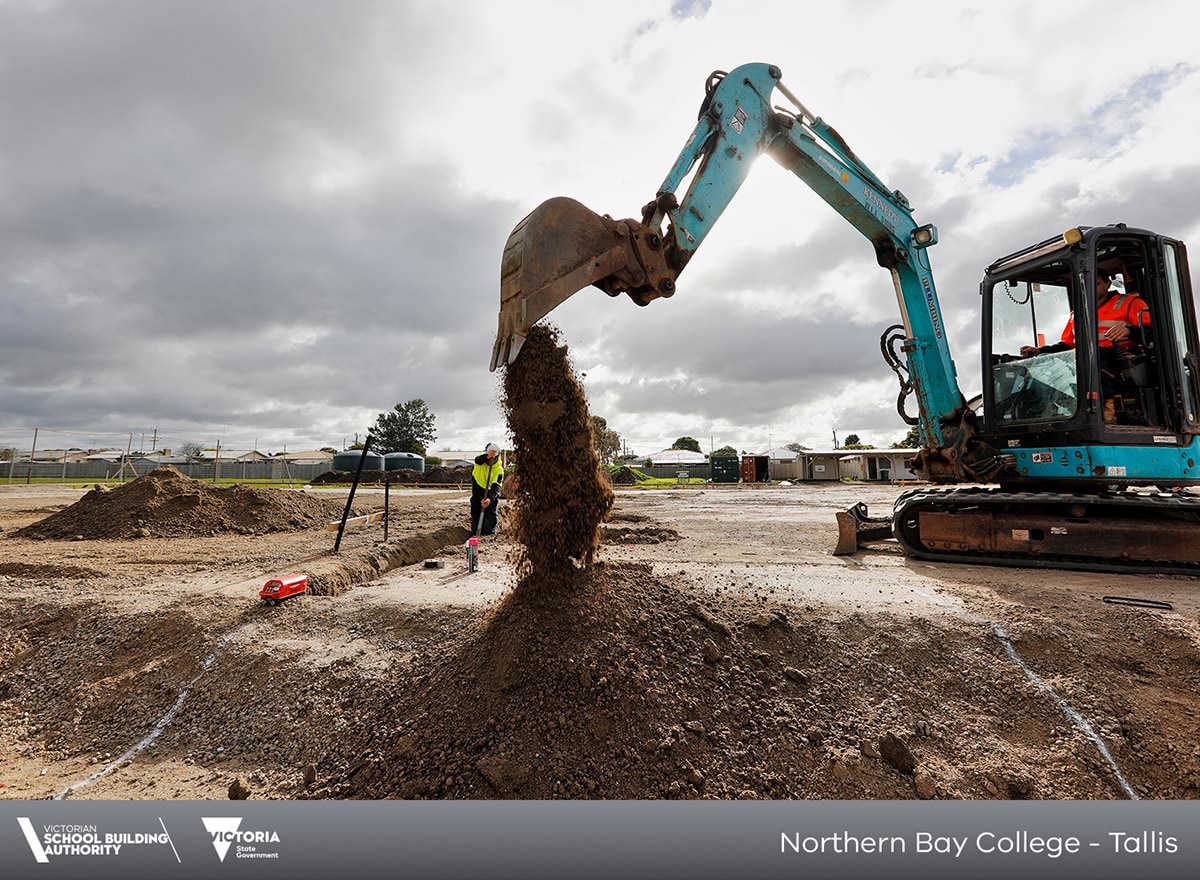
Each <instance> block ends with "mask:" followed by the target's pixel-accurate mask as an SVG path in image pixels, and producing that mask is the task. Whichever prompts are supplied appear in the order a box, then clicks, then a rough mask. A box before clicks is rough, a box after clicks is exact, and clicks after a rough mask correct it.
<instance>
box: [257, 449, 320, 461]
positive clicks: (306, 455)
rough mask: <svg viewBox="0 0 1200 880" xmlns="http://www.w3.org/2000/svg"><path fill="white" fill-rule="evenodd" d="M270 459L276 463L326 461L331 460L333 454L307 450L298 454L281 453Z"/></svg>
mask: <svg viewBox="0 0 1200 880" xmlns="http://www.w3.org/2000/svg"><path fill="white" fill-rule="evenodd" d="M271 457H272V458H273V459H275V460H277V461H309V460H312V461H328V460H330V459H332V458H333V453H332V452H326V451H324V450H323V449H308V450H302V451H300V452H281V453H279V454H278V455H273V456H271Z"/></svg>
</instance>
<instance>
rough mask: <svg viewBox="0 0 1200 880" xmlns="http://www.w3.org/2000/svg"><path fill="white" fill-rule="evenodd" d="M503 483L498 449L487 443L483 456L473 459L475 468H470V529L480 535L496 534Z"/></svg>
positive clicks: (502, 469) (502, 468)
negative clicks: (501, 485)
mask: <svg viewBox="0 0 1200 880" xmlns="http://www.w3.org/2000/svg"><path fill="white" fill-rule="evenodd" d="M503 481H504V464H503V462H501V461H500V447H499V446H497V445H496V444H495V443H489V444H488V445H487V447H486V448H485V449H484V451H483V454H482V455H477V456H476V457H475V466H474V467H473V468H471V528H472V529H473V530H474V531H476V532H478V533H479V534H481V535H494V534H496V519H497V512H498V510H499V508H500V484H501V483H502V482H503Z"/></svg>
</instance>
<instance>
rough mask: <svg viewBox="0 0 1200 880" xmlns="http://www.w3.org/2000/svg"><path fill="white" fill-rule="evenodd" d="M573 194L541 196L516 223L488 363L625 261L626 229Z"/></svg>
mask: <svg viewBox="0 0 1200 880" xmlns="http://www.w3.org/2000/svg"><path fill="white" fill-rule="evenodd" d="M620 225H621V224H618V223H615V222H614V221H613V220H611V219H610V218H607V217H601V216H600V215H599V214H597V213H596V212H595V211H592V210H590V209H588V208H586V207H584V206H583V205H581V204H580V203H579V202H577V201H575V200H574V199H568V198H563V197H559V198H554V199H550V200H549V201H545V202H542V204H540V205H538V206H537V207H536V208H534V209H533V211H532V212H531V213H530V214H529V216H527V217H526V218H525V219H524V220H522V221H521V222H520V223H518V224H517V226H516V228H515V229H513V231H512V234H511V235H509V237H508V241H507V243H505V245H504V257H503V259H502V260H501V263H500V327H499V329H498V331H497V332H496V344H495V345H494V346H493V347H492V365H491V369H492V370H493V371H495V369H496V367H498V366H500V365H501V364H511V363H512V362H513V361H514V360H516V357H517V354H518V353H519V352H520V351H521V346H522V345H523V344H524V343H525V337H526V336H527V335H528V333H529V328H531V327H532V326H533V325H534V324H535V323H537V321H538V320H540V319H541V318H543V317H545V316H546V315H547V314H549V313H550V311H551V310H553V309H554V307H555V306H557V305H558V304H559V303H561V302H563V301H565V300H566V299H568V298H569V297H570V296H571V295H572V294H574V293H576V292H578V291H580V290H582V289H583V288H585V287H587V286H588V285H589V284H593V283H595V282H597V281H599V280H600V279H602V278H605V277H607V276H609V275H612V274H613V273H614V272H618V271H620V270H621V269H623V268H625V266H626V265H627V264H628V262H629V259H630V257H629V251H628V248H627V247H626V235H625V232H627V230H619V229H618V227H619V226H620Z"/></svg>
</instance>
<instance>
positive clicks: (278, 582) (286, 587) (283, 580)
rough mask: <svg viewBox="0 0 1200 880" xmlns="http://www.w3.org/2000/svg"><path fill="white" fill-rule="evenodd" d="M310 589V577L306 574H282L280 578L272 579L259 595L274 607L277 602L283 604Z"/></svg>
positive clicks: (264, 585)
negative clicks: (284, 601)
mask: <svg viewBox="0 0 1200 880" xmlns="http://www.w3.org/2000/svg"><path fill="white" fill-rule="evenodd" d="M307 589H308V575H306V574H281V575H280V576H279V577H275V578H271V579H270V580H269V581H267V582H266V583H265V584H263V588H262V589H261V590H260V591H259V593H258V595H260V596H262V600H263V601H264V602H266V603H267V604H268V605H274V604H275V603H276V602H282V601H283V600H284V599H286V598H288V597H289V596H295V595H297V594H299V593H303V592H304V591H305V590H307Z"/></svg>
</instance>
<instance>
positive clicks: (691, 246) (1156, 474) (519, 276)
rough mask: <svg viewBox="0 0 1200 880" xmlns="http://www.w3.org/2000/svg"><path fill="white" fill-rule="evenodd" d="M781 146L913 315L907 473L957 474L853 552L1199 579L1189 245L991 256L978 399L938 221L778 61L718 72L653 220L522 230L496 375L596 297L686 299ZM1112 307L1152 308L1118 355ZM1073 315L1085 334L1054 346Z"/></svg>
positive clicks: (1063, 243)
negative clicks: (1105, 306) (533, 332)
mask: <svg viewBox="0 0 1200 880" xmlns="http://www.w3.org/2000/svg"><path fill="white" fill-rule="evenodd" d="M777 94H778V95H779V96H782V99H783V100H784V101H785V102H786V104H785V105H782V106H781V105H776V104H774V103H773V101H774V100H775V99H776V95H777ZM764 153H766V154H767V155H769V156H771V157H772V158H773V159H774V160H775V161H776V162H778V163H779V164H780V165H782V166H783V167H784V168H786V169H787V170H789V171H791V172H792V173H793V174H795V175H796V177H798V178H799V179H800V180H801V181H803V182H804V183H806V184H807V185H808V186H809V187H810V188H811V189H812V190H813V191H815V192H816V193H817V195H819V196H820V197H821V198H822V199H824V200H825V201H826V202H827V203H828V204H829V205H830V206H831V207H832V208H833V209H834V210H835V211H837V213H838V214H840V215H841V216H842V217H843V218H845V219H846V220H847V221H849V222H850V224H851V225H852V226H853V227H854V228H855V229H857V230H858V231H859V232H861V233H862V235H863V236H864V237H865V238H866V239H867V240H868V241H869V242H870V243H871V245H872V247H873V248H874V251H875V259H876V260H877V261H878V263H879V265H880V266H882V267H883V268H884V269H886V270H887V271H888V273H889V274H890V275H891V278H892V283H893V286H894V288H895V292H896V300H897V303H898V305H899V313H900V323H899V324H895V325H893V326H891V327H889V328H887V330H885V331H884V333H883V336H882V337H881V340H880V343H881V348H882V350H883V353H884V358H885V360H886V361H887V363H888V365H889V367H890V368H891V369H892V370H893V371H894V372H895V373H896V375H897V377H898V379H899V382H900V395H899V401H898V410H899V412H900V416H901V418H902V419H903V420H904V421H905V422H906V423H908V424H910V425H919V432H920V436H921V440H922V446H921V448H920V450H919V451H918V453H917V454H916V456H915V458H914V459H913V460H912V461H910V462H909V464H910V467H912V468H913V469H914V471H915V472H916V473H917V474H919V475H920V476H921V478H922V479H923V480H925V481H928V482H929V483H932V484H959V485H957V486H942V485H931V486H927V487H924V488H917V489H913V490H909V491H906V492H904V493H903V494H901V495H900V496H899V498H898V499H897V500H896V503H895V506H894V509H893V511H892V515H891V516H890V517H887V518H878V519H872V518H871V517H869V516H868V515H867V510H866V507H865V505H861V504H859V505H855V506H854V507H853V508H851V509H850V510H849V511H847V512H845V513H844V514H839V516H838V518H839V523H840V534H839V542H838V544H839V546H838V551H835V552H839V551H840V552H853V551H854V550H855V549H856V547H857V544H858V543H859V542H860V541H861V542H866V541H867V540H874V539H880V538H889V539H891V538H894V539H895V540H897V541H898V542H899V543H900V544H901V545H902V547H903V548H904V550H905V552H906V553H908V554H910V555H912V556H916V557H920V558H923V559H931V560H945V561H959V562H971V563H989V564H999V565H1020V566H1046V567H1060V568H1074V569H1094V570H1107V571H1125V572H1175V573H1185V574H1193V575H1195V574H1200V496H1197V495H1196V494H1194V493H1192V492H1190V491H1188V488H1187V487H1190V486H1194V485H1197V484H1200V422H1198V401H1200V362H1198V360H1197V352H1198V351H1200V346H1198V344H1197V335H1196V315H1195V307H1194V304H1193V297H1192V290H1191V281H1190V275H1189V273H1188V263H1187V251H1186V248H1185V247H1184V243H1183V242H1182V241H1179V240H1177V239H1173V238H1171V237H1169V236H1164V235H1160V234H1158V233H1156V232H1152V231H1150V230H1148V229H1141V228H1134V227H1132V226H1127V225H1126V224H1124V223H1116V224H1113V225H1108V226H1090V227H1089V226H1076V227H1072V228H1070V229H1068V230H1067V231H1066V232H1063V233H1062V234H1061V235H1056V236H1053V237H1051V238H1047V239H1045V240H1044V241H1040V242H1038V243H1037V244H1033V245H1030V246H1029V247H1026V248H1023V249H1021V250H1019V251H1016V252H1015V253H1011V254H1008V255H1007V256H1003V257H1001V258H1000V259H998V260H996V261H995V262H993V263H992V264H991V265H989V266H988V267H987V268H986V269H985V270H984V273H983V280H982V282H981V284H980V296H981V300H982V301H981V309H980V312H981V315H982V360H983V364H982V394H981V395H980V396H978V397H976V398H974V399H972V400H967V399H966V398H964V396H963V394H962V391H961V390H960V388H959V383H958V378H957V372H956V370H955V366H954V362H953V360H952V359H951V356H950V348H949V345H948V343H947V337H946V326H945V322H944V320H943V316H942V312H941V309H940V307H939V305H938V298H937V289H936V286H935V285H934V280H933V271H932V269H931V267H930V263H929V248H931V247H932V246H933V245H935V244H937V241H938V232H937V228H936V227H935V226H933V225H932V224H918V223H917V222H916V221H915V220H914V219H913V211H912V207H911V205H910V204H909V202H908V199H906V198H905V197H904V195H903V194H902V193H901V192H900V191H899V190H892V189H889V188H888V187H887V186H886V185H885V184H884V183H883V182H882V181H881V180H880V179H879V178H878V177H877V176H876V175H875V174H874V173H873V172H872V171H871V170H870V169H869V168H868V167H867V165H866V164H865V163H864V162H863V161H862V160H861V159H860V158H859V157H858V156H856V155H855V153H854V151H853V150H852V149H850V147H849V146H848V145H847V143H846V142H845V141H844V140H843V139H842V137H841V136H840V135H839V134H838V133H837V131H835V130H834V129H833V127H832V126H830V125H828V124H827V123H826V122H824V121H823V120H822V119H821V118H820V117H817V116H815V115H813V114H812V113H811V112H809V110H808V109H807V108H806V107H805V106H804V105H803V104H802V103H800V101H799V100H797V99H796V97H795V96H794V95H793V94H792V93H791V91H789V90H788V89H787V88H786V87H785V86H784V84H783V82H782V75H781V73H780V70H779V68H778V67H775V66H773V65H768V64H747V65H744V66H742V67H738V68H737V69H735V70H733V71H730V72H728V73H725V72H722V71H716V72H714V73H713V74H712V75H711V76H710V77H709V79H708V81H707V83H706V88H705V95H704V100H703V103H702V104H701V106H700V112H699V119H698V121H697V123H696V127H695V128H694V129H693V131H692V133H691V135H690V136H689V137H688V139H687V141H686V143H685V144H684V146H683V150H682V152H680V154H679V156H678V158H677V159H676V160H675V162H674V164H673V165H672V166H671V169H670V171H669V172H668V173H667V176H666V179H665V180H664V181H663V183H662V185H661V186H660V187H659V189H658V192H657V193H656V194H655V197H654V199H653V200H652V201H651V202H649V203H648V204H647V205H645V207H643V208H642V210H641V216H640V217H639V218H636V219H624V220H615V219H613V218H612V217H610V216H608V215H600V214H597V213H595V212H594V211H592V210H590V209H588V208H586V207H585V206H583V205H582V204H580V203H579V202H577V201H574V200H572V199H569V198H554V199H550V200H549V201H546V202H544V203H542V204H541V205H539V206H538V207H537V208H536V209H534V211H533V212H532V213H530V214H529V215H528V216H527V217H525V219H523V220H522V221H521V222H520V223H519V224H517V226H516V228H515V229H514V230H513V232H512V234H511V235H510V236H509V239H508V241H507V243H506V244H505V248H504V255H503V259H502V264H501V279H500V326H499V332H498V334H497V338H496V343H495V346H494V348H493V351H492V360H491V369H492V370H495V369H496V367H498V366H500V365H504V364H509V363H512V362H513V361H514V360H515V359H516V358H517V357H518V356H519V353H520V351H521V345H522V343H523V342H524V339H525V336H526V334H527V333H528V332H529V329H530V328H531V327H532V326H533V324H534V323H536V322H537V321H538V320H540V319H541V318H542V317H544V316H545V315H547V314H548V313H549V312H550V311H551V310H552V309H553V308H554V307H555V306H557V305H558V304H559V303H561V302H563V301H564V300H566V299H567V298H568V297H570V296H571V295H573V294H574V293H576V292H578V291H580V290H582V289H583V288H585V287H588V286H592V287H597V288H599V289H600V290H602V291H604V292H605V293H607V294H608V295H609V296H614V297H615V296H617V295H619V294H622V293H623V294H626V295H628V296H629V298H630V299H632V300H633V301H634V302H635V303H637V304H638V305H641V306H645V305H648V304H649V303H651V302H653V301H654V300H656V299H660V298H663V299H666V298H670V297H672V296H674V295H675V293H676V282H677V280H678V278H679V276H680V274H681V273H682V272H683V270H684V269H685V268H686V267H687V265H688V263H689V262H690V261H691V259H692V257H693V255H694V254H695V253H696V250H697V249H698V248H699V247H700V244H701V243H702V242H703V241H704V239H705V238H706V237H707V236H708V234H709V232H710V231H711V230H712V228H713V225H714V224H715V223H716V221H717V218H719V217H720V216H721V214H722V212H723V211H724V210H725V208H726V207H727V206H728V205H729V203H730V201H731V200H732V199H733V197H734V196H735V195H736V194H737V191H738V189H739V187H740V186H741V185H742V183H743V181H745V179H746V177H747V175H748V174H749V173H750V171H751V168H752V167H753V165H754V161H755V160H756V159H757V158H758V157H759V156H761V155H762V154H764ZM689 175H690V180H689ZM685 181H688V183H687V189H686V192H685V193H684V194H683V195H682V196H680V195H679V188H680V187H681V186H682V185H683V184H684V182H685ZM1112 296H1120V297H1125V298H1127V299H1129V301H1130V302H1134V301H1136V302H1137V303H1138V304H1139V308H1138V310H1137V312H1136V314H1134V313H1133V312H1129V313H1128V314H1126V315H1125V317H1124V318H1123V319H1122V320H1123V322H1124V332H1123V333H1122V342H1121V345H1120V347H1116V346H1113V345H1112V344H1111V343H1109V344H1108V346H1107V350H1106V343H1105V342H1104V340H1103V339H1102V338H1101V337H1102V335H1103V334H1105V333H1106V331H1107V329H1108V326H1109V325H1110V324H1111V322H1109V321H1104V320H1102V319H1103V315H1102V316H1101V319H1098V317H1097V305H1098V298H1099V301H1100V302H1101V303H1103V302H1105V301H1106V300H1107V299H1108V298H1109V297H1112ZM1068 322H1071V323H1072V324H1073V329H1074V340H1073V344H1072V345H1062V344H1057V345H1056V344H1055V343H1057V342H1058V330H1059V328H1062V327H1063V326H1064V325H1065V324H1067V323H1068ZM1048 343H1050V344H1048ZM1044 349H1048V350H1044ZM910 395H915V397H916V404H917V409H918V414H917V415H916V416H912V415H909V413H908V412H907V411H906V400H907V398H908V397H909V396H910Z"/></svg>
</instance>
